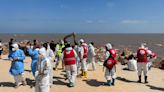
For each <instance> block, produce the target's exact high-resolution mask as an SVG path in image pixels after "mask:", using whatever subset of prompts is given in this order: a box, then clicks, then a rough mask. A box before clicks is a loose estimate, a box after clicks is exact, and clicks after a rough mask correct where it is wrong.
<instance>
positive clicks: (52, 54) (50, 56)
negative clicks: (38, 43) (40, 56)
mask: <svg viewBox="0 0 164 92" xmlns="http://www.w3.org/2000/svg"><path fill="white" fill-rule="evenodd" d="M48 53H49V54H48V55H49V56H48V58H49V59H50V60H51V61H52V60H53V59H54V57H55V56H54V53H53V51H52V50H51V49H49V52H48Z"/></svg>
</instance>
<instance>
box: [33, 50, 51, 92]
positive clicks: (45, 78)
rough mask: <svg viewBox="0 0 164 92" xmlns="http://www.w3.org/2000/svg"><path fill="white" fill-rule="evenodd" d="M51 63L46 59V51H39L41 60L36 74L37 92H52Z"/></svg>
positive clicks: (38, 62)
mask: <svg viewBox="0 0 164 92" xmlns="http://www.w3.org/2000/svg"><path fill="white" fill-rule="evenodd" d="M50 71H51V61H50V60H49V59H48V58H46V50H45V49H43V48H41V49H39V58H38V61H37V65H36V72H35V80H36V83H35V92H50Z"/></svg>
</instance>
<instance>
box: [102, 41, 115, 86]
mask: <svg viewBox="0 0 164 92" xmlns="http://www.w3.org/2000/svg"><path fill="white" fill-rule="evenodd" d="M105 48H106V53H105V61H104V67H105V78H106V80H107V83H106V84H107V85H108V86H112V85H113V86H114V85H115V79H116V64H117V60H116V56H117V55H116V51H115V50H114V49H113V48H112V45H111V44H110V43H107V44H106V45H105Z"/></svg>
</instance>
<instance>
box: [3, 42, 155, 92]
mask: <svg viewBox="0 0 164 92" xmlns="http://www.w3.org/2000/svg"><path fill="white" fill-rule="evenodd" d="M0 47H1V44H0ZM26 48H27V53H28V55H29V56H30V57H31V60H32V62H31V71H32V75H33V76H34V78H35V92H50V88H51V86H52V84H53V67H55V70H58V66H59V65H60V63H62V69H63V70H65V73H66V75H67V76H66V78H65V79H66V80H68V84H67V86H68V87H74V86H75V84H76V77H81V78H85V79H87V76H88V74H87V73H88V72H87V71H88V67H89V66H90V65H92V69H93V71H96V63H95V56H96V54H97V53H95V47H94V42H91V43H89V44H87V43H86V42H85V40H84V39H80V40H79V41H78V42H76V41H75V40H74V44H72V43H70V42H68V41H66V40H65V39H64V40H60V41H59V42H58V43H57V44H55V42H54V41H51V42H45V43H42V42H40V41H38V40H33V42H28V43H27V44H26ZM104 48H105V50H106V51H105V53H104V55H105V56H104V61H103V66H104V68H105V74H104V77H105V79H106V81H107V82H106V84H105V85H108V86H114V85H115V81H116V64H117V63H118V60H117V58H116V57H117V52H116V50H115V49H114V48H113V47H112V44H111V43H107V44H105V46H104ZM0 50H1V49H0ZM8 58H9V60H10V61H11V67H10V70H9V72H10V74H11V75H13V76H14V80H15V85H16V86H15V87H16V88H18V87H19V86H20V85H24V86H25V85H26V81H25V76H24V60H25V58H26V55H25V53H24V51H23V50H21V49H20V48H19V43H17V42H15V41H14V39H11V40H10V42H9V55H8ZM155 58H156V54H154V53H153V52H152V51H151V50H149V49H148V48H147V47H145V44H141V47H139V48H138V50H137V51H136V54H132V55H130V56H129V57H128V68H129V69H130V70H137V71H138V79H139V80H138V82H139V83H141V82H142V81H141V75H142V71H143V73H144V79H145V83H148V71H149V69H150V67H151V64H152V61H153V60H155ZM52 62H55V65H53V64H52ZM132 66H133V68H131V67H132Z"/></svg>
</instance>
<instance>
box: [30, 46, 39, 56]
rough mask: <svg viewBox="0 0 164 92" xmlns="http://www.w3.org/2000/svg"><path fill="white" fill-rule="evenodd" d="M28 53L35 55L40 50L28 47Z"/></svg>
mask: <svg viewBox="0 0 164 92" xmlns="http://www.w3.org/2000/svg"><path fill="white" fill-rule="evenodd" d="M28 54H29V55H30V56H34V55H36V54H38V52H37V51H36V50H33V49H32V48H30V49H28Z"/></svg>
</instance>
